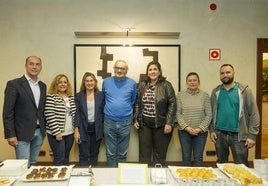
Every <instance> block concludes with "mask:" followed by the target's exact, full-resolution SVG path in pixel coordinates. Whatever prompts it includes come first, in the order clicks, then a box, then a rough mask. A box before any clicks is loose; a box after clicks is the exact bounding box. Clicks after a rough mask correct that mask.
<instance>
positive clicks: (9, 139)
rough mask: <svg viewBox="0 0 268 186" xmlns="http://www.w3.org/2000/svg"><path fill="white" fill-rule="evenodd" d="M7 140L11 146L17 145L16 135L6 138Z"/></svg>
mask: <svg viewBox="0 0 268 186" xmlns="http://www.w3.org/2000/svg"><path fill="white" fill-rule="evenodd" d="M7 142H8V144H9V145H11V146H12V147H15V148H16V147H17V146H18V140H17V137H12V138H8V139H7Z"/></svg>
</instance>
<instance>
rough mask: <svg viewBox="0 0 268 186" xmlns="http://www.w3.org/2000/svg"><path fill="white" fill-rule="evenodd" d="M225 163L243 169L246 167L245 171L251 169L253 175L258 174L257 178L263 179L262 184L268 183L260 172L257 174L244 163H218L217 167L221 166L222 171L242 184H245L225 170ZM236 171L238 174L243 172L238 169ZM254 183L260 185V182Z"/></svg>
mask: <svg viewBox="0 0 268 186" xmlns="http://www.w3.org/2000/svg"><path fill="white" fill-rule="evenodd" d="M224 165H231V166H239V167H240V168H242V170H243V169H244V170H245V171H249V172H250V173H251V174H252V175H254V176H256V178H260V179H262V184H265V185H266V184H267V182H266V181H265V180H264V179H263V178H261V177H260V176H259V175H258V174H256V173H255V172H254V171H253V170H251V169H250V168H248V167H247V166H245V165H244V164H234V163H217V167H218V168H219V170H220V171H222V172H223V173H224V174H225V175H227V176H228V177H229V178H231V179H233V180H235V181H237V182H238V183H240V184H242V185H243V183H242V182H241V181H240V180H239V179H238V178H235V177H234V176H233V175H232V174H230V173H228V172H227V171H225V170H224ZM235 173H236V174H238V173H241V171H236V172H235ZM242 175H243V173H242ZM254 185H258V184H256V183H254ZM260 185H261V184H260Z"/></svg>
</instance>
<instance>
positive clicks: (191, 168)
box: [168, 166, 221, 181]
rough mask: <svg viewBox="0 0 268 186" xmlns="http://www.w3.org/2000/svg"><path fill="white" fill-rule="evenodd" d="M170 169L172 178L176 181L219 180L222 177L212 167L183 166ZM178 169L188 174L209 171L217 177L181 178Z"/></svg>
mask: <svg viewBox="0 0 268 186" xmlns="http://www.w3.org/2000/svg"><path fill="white" fill-rule="evenodd" d="M168 169H169V170H170V172H171V174H172V176H173V177H174V178H175V179H178V180H183V181H186V180H218V179H219V178H221V177H220V175H219V174H218V173H217V172H216V171H215V170H214V169H213V168H212V167H183V166H168ZM177 169H185V171H188V172H198V171H201V169H202V171H207V172H211V173H213V174H214V175H215V177H213V178H202V176H201V177H200V176H199V177H190V176H189V177H181V176H180V175H179V174H178V173H177Z"/></svg>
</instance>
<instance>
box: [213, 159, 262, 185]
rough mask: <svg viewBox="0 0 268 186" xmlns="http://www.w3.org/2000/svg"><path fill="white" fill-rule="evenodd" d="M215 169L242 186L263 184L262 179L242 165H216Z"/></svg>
mask: <svg viewBox="0 0 268 186" xmlns="http://www.w3.org/2000/svg"><path fill="white" fill-rule="evenodd" d="M217 167H218V168H219V170H220V171H222V172H223V173H224V174H225V175H227V176H228V177H229V178H231V179H233V180H235V181H237V182H239V183H240V184H242V185H248V184H254V185H258V184H259V185H262V184H264V183H265V181H264V179H263V178H261V177H260V176H259V175H258V174H256V173H255V172H254V171H252V170H251V169H250V168H248V167H247V166H245V165H244V164H234V163H217Z"/></svg>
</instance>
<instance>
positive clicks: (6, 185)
mask: <svg viewBox="0 0 268 186" xmlns="http://www.w3.org/2000/svg"><path fill="white" fill-rule="evenodd" d="M0 178H8V179H9V183H7V184H4V185H1V184H0V185H1V186H10V185H12V184H13V183H14V182H15V181H16V180H17V179H18V177H9V176H0Z"/></svg>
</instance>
